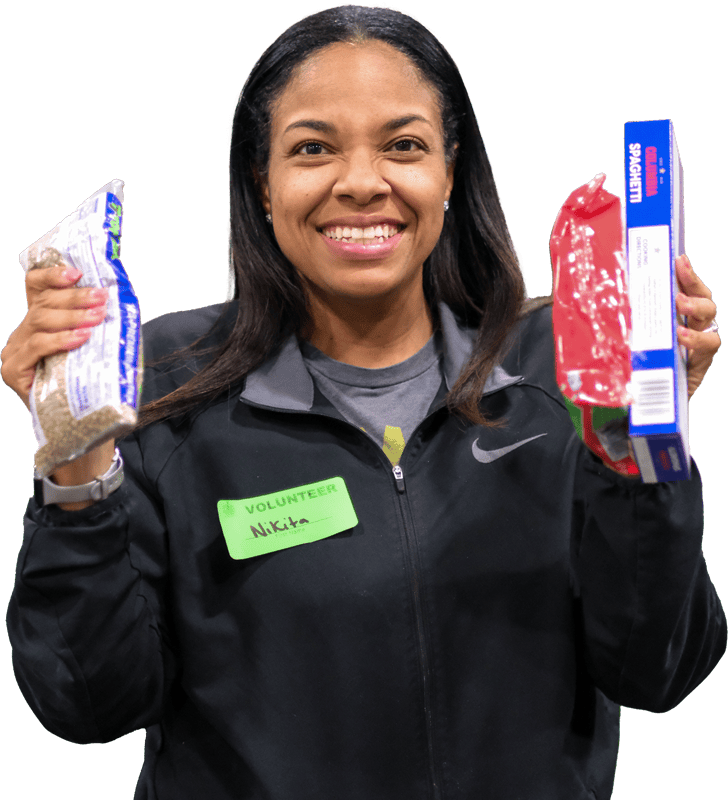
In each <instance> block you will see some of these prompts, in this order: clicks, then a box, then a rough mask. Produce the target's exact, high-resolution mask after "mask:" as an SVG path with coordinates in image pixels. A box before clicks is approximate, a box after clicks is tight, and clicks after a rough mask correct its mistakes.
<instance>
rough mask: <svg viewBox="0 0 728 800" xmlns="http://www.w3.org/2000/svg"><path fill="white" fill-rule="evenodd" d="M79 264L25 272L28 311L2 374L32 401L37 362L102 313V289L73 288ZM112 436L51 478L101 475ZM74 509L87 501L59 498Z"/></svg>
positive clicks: (75, 339) (69, 345) (70, 343)
mask: <svg viewBox="0 0 728 800" xmlns="http://www.w3.org/2000/svg"><path fill="white" fill-rule="evenodd" d="M81 275H82V273H81V272H80V271H79V270H76V269H74V268H73V267H69V266H68V265H67V264H63V263H61V264H59V265H56V266H52V267H44V268H41V269H31V270H28V272H27V273H26V275H25V293H26V296H27V299H28V313H27V314H26V315H25V318H24V319H23V321H22V322H21V323H20V325H18V327H17V328H16V329H15V330H14V331H13V332H12V333H11V334H10V338H9V339H8V343H7V344H6V345H5V347H4V349H3V351H2V354H1V356H0V357H1V358H2V379H3V380H4V381H5V383H7V385H8V386H9V387H10V388H11V389H13V390H14V391H15V392H16V393H17V394H18V395H19V396H20V399H21V400H22V401H23V402H24V403H25V405H26V406H28V407H30V390H31V387H32V385H33V378H34V377H35V368H36V365H37V364H38V362H39V361H40V360H41V359H42V358H44V357H46V356H51V355H53V354H55V353H62V352H64V351H67V350H73V349H75V348H76V347H79V346H80V345H82V344H83V343H84V342H85V341H86V340H87V339H88V338H89V336H90V335H91V329H92V328H93V327H94V326H95V325H98V324H99V323H100V322H102V321H103V319H104V317H105V316H106V303H107V300H108V292H107V291H106V290H105V289H91V288H84V289H79V288H76V285H75V284H76V283H77V282H78V281H79V280H80V279H81ZM113 455H114V442H113V440H110V441H108V442H104V443H103V444H101V445H99V446H97V447H95V448H94V449H93V450H91V451H89V452H88V453H86V454H85V455H83V456H80V457H79V458H77V459H75V460H74V461H72V462H70V463H69V464H65V465H64V466H62V467H59V468H57V469H56V470H55V472H54V473H53V475H52V476H51V477H52V479H53V480H54V481H55V482H56V483H58V484H59V485H61V486H75V485H79V484H83V483H87V482H88V481H91V480H93V479H94V478H95V477H96V476H97V475H102V474H103V473H104V472H106V470H107V469H108V467H109V465H110V464H111V459H112V458H113ZM60 505H61V508H65V509H67V510H75V509H79V508H85V507H86V506H87V505H91V501H90V500H89V501H83V502H80V503H63V504H60Z"/></svg>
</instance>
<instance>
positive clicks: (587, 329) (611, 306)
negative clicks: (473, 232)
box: [550, 175, 639, 475]
mask: <svg viewBox="0 0 728 800" xmlns="http://www.w3.org/2000/svg"><path fill="white" fill-rule="evenodd" d="M604 180H605V176H604V175H597V176H596V177H595V178H594V179H593V180H591V181H590V182H589V183H587V184H585V185H584V186H581V187H579V188H578V189H577V190H576V191H574V192H572V193H571V195H569V197H568V199H567V200H566V202H565V203H564V205H563V206H562V208H561V210H560V212H559V215H558V217H557V219H556V223H555V224H554V228H553V232H552V234H551V241H550V250H551V264H552V268H553V279H554V282H553V297H554V309H553V327H554V342H555V349H556V379H557V381H558V384H559V388H560V390H561V392H562V394H563V395H564V398H565V401H566V404H567V407H568V409H569V413H570V414H571V418H572V421H573V423H574V427H575V428H576V430H577V433H578V434H579V436H580V437H581V439H582V440H583V441H584V443H585V444H586V445H587V446H588V447H589V448H590V449H591V450H592V451H593V452H595V453H596V454H597V455H598V456H599V457H600V458H601V459H602V460H604V461H605V462H607V463H608V464H609V465H610V466H611V467H612V468H614V469H615V470H617V471H618V472H620V473H622V474H623V475H638V474H639V469H638V468H637V465H636V464H635V462H634V460H633V459H632V456H631V455H630V451H629V444H628V442H629V439H628V434H627V426H628V415H629V404H630V402H631V396H630V393H629V384H630V379H631V373H632V368H631V353H630V344H629V333H630V304H629V298H628V285H627V271H626V266H625V258H624V230H623V224H622V213H621V204H620V200H619V198H618V197H617V196H616V195H613V194H610V193H609V192H607V191H606V190H605V189H604V188H603V184H604Z"/></svg>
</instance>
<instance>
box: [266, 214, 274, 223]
mask: <svg viewBox="0 0 728 800" xmlns="http://www.w3.org/2000/svg"><path fill="white" fill-rule="evenodd" d="M265 221H266V222H267V223H268V224H269V225H270V224H271V223H272V222H273V217H271V215H270V214H266V215H265Z"/></svg>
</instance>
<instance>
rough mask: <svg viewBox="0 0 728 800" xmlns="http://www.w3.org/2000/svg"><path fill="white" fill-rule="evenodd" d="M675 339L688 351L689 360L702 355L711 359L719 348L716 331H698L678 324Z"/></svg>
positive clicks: (718, 337) (718, 338) (718, 336)
mask: <svg viewBox="0 0 728 800" xmlns="http://www.w3.org/2000/svg"><path fill="white" fill-rule="evenodd" d="M677 340H678V343H679V344H681V345H684V346H685V347H687V349H688V351H690V361H691V362H694V361H696V360H697V359H699V358H703V357H707V358H710V359H712V357H713V356H714V355H715V354H716V353H717V352H718V349H719V348H720V335H719V334H718V331H710V332H707V331H698V330H694V329H693V328H686V327H685V326H684V325H678V327H677Z"/></svg>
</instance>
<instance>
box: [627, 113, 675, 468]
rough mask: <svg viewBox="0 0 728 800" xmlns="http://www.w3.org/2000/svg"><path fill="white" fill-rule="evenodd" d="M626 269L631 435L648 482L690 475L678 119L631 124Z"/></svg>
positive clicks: (628, 151)
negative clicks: (680, 333)
mask: <svg viewBox="0 0 728 800" xmlns="http://www.w3.org/2000/svg"><path fill="white" fill-rule="evenodd" d="M624 144H625V172H626V182H627V185H626V199H627V202H626V204H625V205H626V224H627V269H628V275H629V299H630V306H631V312H632V335H631V341H630V346H631V350H632V379H631V384H630V393H631V395H632V398H633V399H632V404H631V406H630V423H629V434H630V438H631V440H632V446H633V449H634V453H635V459H636V461H637V464H638V466H639V468H640V473H641V474H642V478H643V480H644V481H645V483H656V482H657V481H679V480H686V479H688V478H689V477H690V449H689V445H688V386H687V365H686V353H685V348H684V347H682V346H680V345H678V342H677V326H678V323H679V322H680V321H681V320H679V319H678V316H677V313H676V311H675V296H676V294H677V292H678V285H677V276H676V273H675V259H676V257H677V256H678V255H680V254H682V253H684V252H685V249H684V221H683V174H682V164H681V163H680V155H679V153H678V150H677V142H676V140H675V131H674V129H673V125H672V122H671V120H669V119H665V120H652V121H648V122H627V123H626V124H625V126H624Z"/></svg>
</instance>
